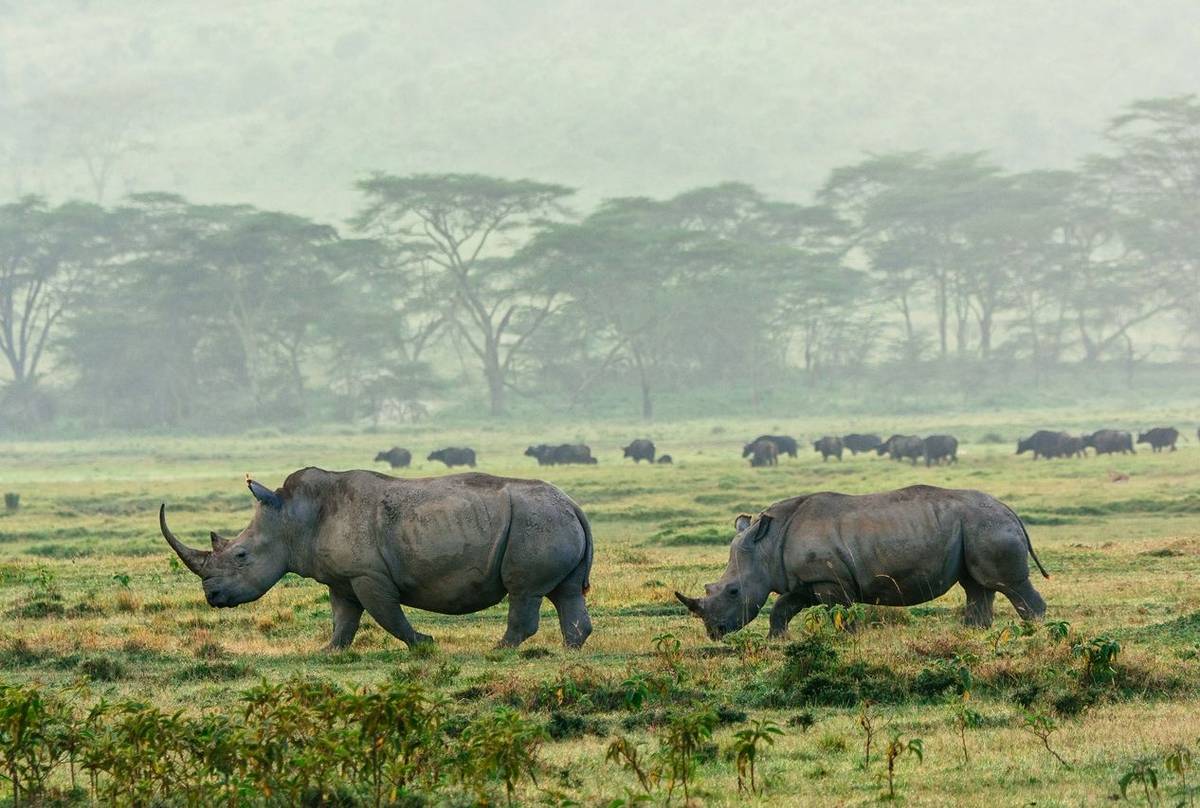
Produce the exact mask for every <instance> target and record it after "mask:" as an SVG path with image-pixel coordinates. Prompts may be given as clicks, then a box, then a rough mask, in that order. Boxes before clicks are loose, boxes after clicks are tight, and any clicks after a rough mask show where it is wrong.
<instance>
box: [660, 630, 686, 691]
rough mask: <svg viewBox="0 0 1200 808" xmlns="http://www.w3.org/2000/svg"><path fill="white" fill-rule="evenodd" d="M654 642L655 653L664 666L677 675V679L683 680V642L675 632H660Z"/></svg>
mask: <svg viewBox="0 0 1200 808" xmlns="http://www.w3.org/2000/svg"><path fill="white" fill-rule="evenodd" d="M652 642H653V643H654V654H655V656H657V657H658V660H659V662H661V663H662V666H663V667H664V668H666V669H667V670H668V671H670V672H671V673H672V674H674V675H675V680H676V681H679V682H681V681H683V674H684V667H683V643H681V642H680V641H679V638H678V637H676V636H675V635H674V634H671V633H669V632H668V633H666V634H659V635H658V636H657V637H655V638H654V639H653V640H652Z"/></svg>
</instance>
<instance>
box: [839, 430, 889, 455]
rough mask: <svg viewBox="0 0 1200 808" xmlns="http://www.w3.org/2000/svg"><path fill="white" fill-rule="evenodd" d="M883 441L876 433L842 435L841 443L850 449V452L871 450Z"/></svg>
mask: <svg viewBox="0 0 1200 808" xmlns="http://www.w3.org/2000/svg"><path fill="white" fill-rule="evenodd" d="M882 443H883V441H882V440H880V439H879V436H878V435H857V434H855V435H843V436H842V445H843V446H845V447H846V448H847V449H849V450H850V454H858V453H859V452H873V451H876V450H878V449H879V447H880V445H881V444H882Z"/></svg>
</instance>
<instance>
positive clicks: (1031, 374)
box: [0, 0, 1200, 431]
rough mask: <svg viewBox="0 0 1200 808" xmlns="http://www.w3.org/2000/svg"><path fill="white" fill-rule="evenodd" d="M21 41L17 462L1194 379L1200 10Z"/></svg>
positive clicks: (299, 22) (441, 25)
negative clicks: (105, 451) (394, 428)
mask: <svg viewBox="0 0 1200 808" xmlns="http://www.w3.org/2000/svg"><path fill="white" fill-rule="evenodd" d="M3 20H4V24H3V27H2V29H0V38H2V39H0V200H2V201H3V203H4V204H3V208H2V209H0V266H3V267H6V268H7V269H6V270H5V271H6V272H7V275H6V276H5V283H4V285H3V286H2V287H0V297H2V298H3V299H2V300H0V353H2V354H3V358H4V359H5V360H6V361H5V362H3V365H4V366H3V367H0V377H3V378H5V379H7V380H8V381H7V386H6V388H5V389H6V393H5V402H4V404H3V409H4V410H5V411H6V412H7V414H8V417H7V418H4V419H3V422H4V423H5V424H7V425H9V426H10V427H11V428H18V429H29V428H37V429H49V430H51V431H52V430H54V429H56V428H59V427H62V426H65V425H70V426H71V428H72V429H83V430H88V429H93V428H108V427H119V428H135V429H136V428H146V427H149V428H156V429H157V428H183V429H188V430H194V429H200V430H208V429H213V428H222V429H227V428H230V427H233V428H240V426H243V425H246V424H253V423H255V422H256V421H258V420H260V419H261V418H263V417H267V416H270V417H271V418H272V419H274V420H275V421H276V422H281V421H286V422H295V423H314V422H322V423H327V422H338V423H344V422H348V421H353V422H358V423H372V424H373V423H396V422H399V421H404V420H414V419H418V420H419V419H422V418H424V417H426V415H427V414H436V415H440V416H442V417H451V418H468V419H470V418H474V417H475V416H476V415H478V414H480V413H481V412H489V413H492V414H501V413H510V414H511V413H518V414H522V415H524V416H527V417H534V418H543V417H551V418H563V419H568V420H571V419H579V418H607V417H629V418H638V417H644V418H647V419H649V418H653V417H654V416H655V414H656V412H657V414H658V415H659V416H664V415H665V416H669V417H693V416H704V415H713V414H721V413H728V414H763V415H768V414H785V413H788V412H795V411H797V410H800V409H805V408H812V407H820V408H823V409H826V410H828V411H833V412H846V413H853V412H877V413H887V412H894V413H900V412H921V411H938V410H940V409H945V408H947V407H950V408H962V407H967V408H976V407H984V408H987V407H995V406H1025V405H1037V406H1050V407H1059V406H1069V405H1072V404H1075V403H1076V402H1078V401H1080V400H1083V399H1087V400H1093V399H1096V398H1101V399H1104V400H1106V401H1108V402H1110V403H1113V404H1121V405H1125V404H1128V405H1137V403H1138V402H1144V401H1153V400H1163V399H1164V398H1166V399H1170V400H1174V399H1176V398H1178V391H1179V390H1181V389H1183V388H1185V387H1187V386H1188V385H1191V384H1193V383H1195V382H1196V381H1197V380H1198V379H1200V376H1198V375H1197V372H1196V368H1195V363H1194V361H1193V356H1194V348H1195V336H1196V334H1197V321H1196V319H1195V311H1196V309H1197V307H1196V306H1195V305H1193V303H1194V302H1195V295H1196V294H1197V292H1196V286H1197V284H1196V278H1197V263H1196V260H1195V252H1196V251H1195V247H1196V241H1195V239H1196V237H1195V235H1194V233H1195V232H1196V228H1195V227H1194V221H1195V216H1196V209H1197V199H1198V198H1200V180H1198V179H1197V177H1198V176H1200V168H1198V167H1197V161H1198V160H1200V133H1198V130H1200V123H1198V121H1200V104H1198V103H1197V102H1196V101H1195V99H1194V98H1193V97H1192V96H1191V93H1192V92H1194V90H1195V86H1194V75H1195V70H1194V67H1195V57H1194V42H1195V41H1196V39H1197V36H1200V11H1198V10H1197V9H1196V8H1195V6H1194V4H1189V3H1185V2H1162V3H1154V4H1150V5H1137V6H1135V5H1130V4H1126V3H1117V2H1096V3H1056V4H1051V5H1047V4H1042V3H1024V2H1022V3H1005V4H999V3H984V2H973V3H953V4H947V3H938V2H915V3H905V4H895V3H890V2H864V3H855V4H853V5H847V4H827V3H762V4H755V5H753V6H751V7H749V8H742V7H734V6H730V5H728V4H718V3H690V2H662V3H651V4H645V3H624V2H616V3H603V4H595V3H584V2H560V3H551V2H512V3H502V4H498V3H490V2H456V3H434V4H430V3H416V2H401V3H394V2H357V3H338V4H326V3H303V2H257V3H249V4H246V3H216V4H205V5H204V6H203V7H199V6H196V5H195V4H191V3H180V2H159V3H148V2H147V3H143V2H84V1H82V0H80V1H78V2H45V3H40V2H39V3H33V2H11V1H10V2H7V3H5V4H4V7H3ZM437 222H441V223H443V224H445V225H446V226H447V229H446V230H445V231H444V232H443V231H442V230H440V229H439V228H438V227H433V228H432V229H431V228H430V225H431V224H433V223H437ZM460 247H461V253H462V254H456V253H457V252H459V251H460V250H459V248H460ZM714 324H719V325H717V326H716V327H715V328H714V327H713V326H714ZM1081 363H1082V364H1081ZM198 387H199V388H205V389H220V390H221V395H220V396H219V397H213V396H203V395H197V394H196V389H197V388H198Z"/></svg>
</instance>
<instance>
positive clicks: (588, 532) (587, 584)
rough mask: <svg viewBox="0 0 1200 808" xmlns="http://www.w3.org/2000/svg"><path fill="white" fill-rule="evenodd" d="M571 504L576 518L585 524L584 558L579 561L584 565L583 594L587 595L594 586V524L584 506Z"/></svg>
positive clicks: (581, 565)
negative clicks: (589, 519) (589, 520)
mask: <svg viewBox="0 0 1200 808" xmlns="http://www.w3.org/2000/svg"><path fill="white" fill-rule="evenodd" d="M571 505H572V506H574V508H575V518H576V519H578V520H579V524H580V525H582V526H583V543H584V548H583V560H582V561H580V562H579V566H580V567H583V594H584V596H586V595H587V593H588V592H589V591H591V588H592V525H591V523H590V522H588V518H587V516H585V515H584V513H583V509H582V508H580V507H579V506H578V505H576V504H575V503H574V502H572V503H571ZM576 569H578V568H576Z"/></svg>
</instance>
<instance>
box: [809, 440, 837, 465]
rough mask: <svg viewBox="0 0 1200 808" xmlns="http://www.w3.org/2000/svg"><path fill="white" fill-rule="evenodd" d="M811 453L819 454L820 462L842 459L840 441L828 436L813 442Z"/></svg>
mask: <svg viewBox="0 0 1200 808" xmlns="http://www.w3.org/2000/svg"><path fill="white" fill-rule="evenodd" d="M813 451H814V452H820V453H821V462H822V463H824V462H825V461H827V460H829V458H831V457H836V458H837V459H838V460H841V459H842V439H841V438H831V437H829V436H828V435H826V436H825V437H823V438H821V439H820V440H815V441H813Z"/></svg>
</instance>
